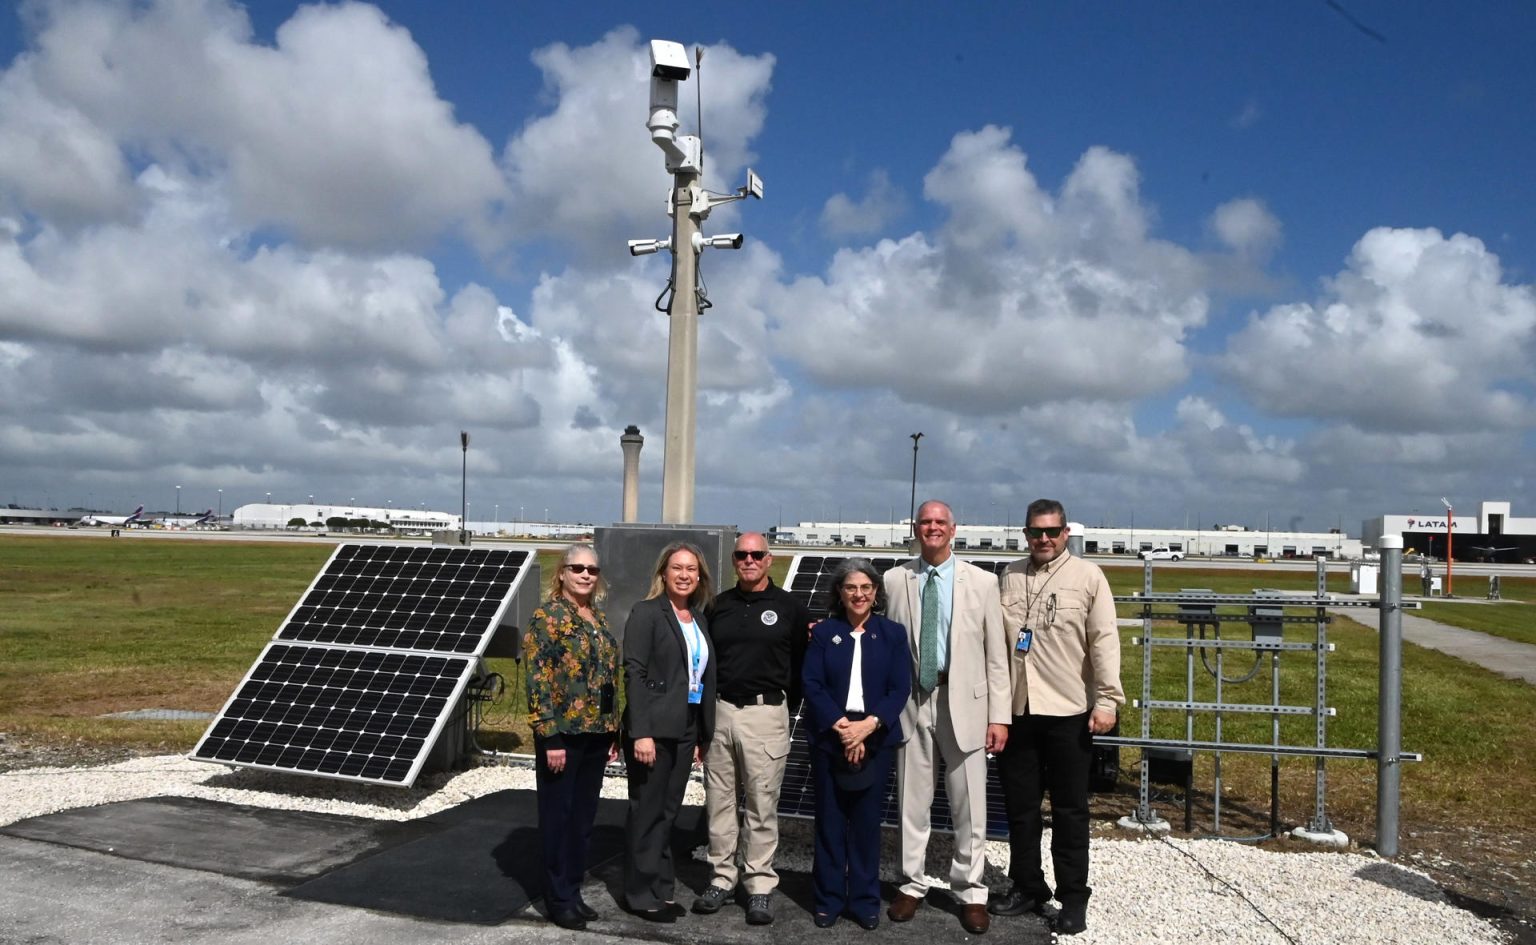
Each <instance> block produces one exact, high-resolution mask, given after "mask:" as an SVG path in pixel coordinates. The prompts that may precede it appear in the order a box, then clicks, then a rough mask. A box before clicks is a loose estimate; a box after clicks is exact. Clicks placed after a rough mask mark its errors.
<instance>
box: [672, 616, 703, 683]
mask: <svg viewBox="0 0 1536 945" xmlns="http://www.w3.org/2000/svg"><path fill="white" fill-rule="evenodd" d="M678 623H679V624H680V625H681V626H682V628H683V639H685V640H687V641H688V659H689V660H690V661H691V662H692V663H693V668H692V669H691V670H690V671H689V673H688V685H689V686H690V687H692V686H697V685H698V684H699V661H700V660H702V659H703V654H704V641H703V640H702V639H701V638H700V637H702V634H701V633H700V631H699V623H698V621H697V620H690V621H688V622H687V623H682V621H678ZM690 627H692V628H693V630H692V632H689V628H690ZM696 634H697V635H698V636H696Z"/></svg>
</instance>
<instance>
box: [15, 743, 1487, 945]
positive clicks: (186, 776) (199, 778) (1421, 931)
mask: <svg viewBox="0 0 1536 945" xmlns="http://www.w3.org/2000/svg"><path fill="white" fill-rule="evenodd" d="M509 788H510V789H516V790H531V789H532V788H533V772H532V771H531V770H530V769H529V768H528V767H527V766H526V764H524V763H519V762H517V761H515V760H514V761H512V762H510V763H508V764H499V765H485V766H481V767H476V768H472V769H470V770H468V771H463V772H459V773H456V774H452V775H448V774H436V775H427V776H423V777H422V778H421V779H420V780H418V782H417V786H416V787H415V788H413V789H409V790H401V789H398V788H384V787H375V786H371V785H362V784H356V783H353V782H347V781H331V780H326V779H320V778H301V777H291V776H283V775H276V774H269V773H266V772H261V771H256V770H252V769H235V770H230V769H225V768H222V767H219V766H216V765H209V764H204V763H200V762H192V761H188V760H187V759H186V758H184V757H182V756H180V755H166V756H160V757H152V758H138V759H134V760H132V761H124V762H120V763H118V764H113V765H106V766H103V767H98V768H29V769H23V770H20V771H13V772H10V773H8V774H3V775H0V825H5V824H9V823H12V822H15V821H17V820H22V819H24V818H28V817H37V816H40V815H43V814H49V813H53V812H55V811H60V810H66V809H69V808H75V807H89V806H93V805H98V804H109V803H112V802H114V801H124V800H131V799H134V798H142V797H155V796H167V795H169V796H182V797H201V798H207V799H209V800H217V801H226V802H229V803H233V804H246V805H250V806H255V807H276V808H287V809H292V810H307V811H316V812H321V813H330V814H345V815H350V816H357V817H372V818H377V819H382V820H410V819H414V818H417V817H424V816H427V815H429V814H433V813H436V812H438V811H441V810H444V809H446V808H449V807H452V806H454V805H456V804H459V803H462V802H463V801H466V800H468V799H471V798H475V797H479V796H482V795H485V794H490V793H493V792H495V791H501V790H505V789H509ZM603 794H604V796H605V797H623V796H624V794H625V785H624V782H623V780H622V779H619V778H610V779H609V780H608V782H607V783H606V784H605V785H604V788H603ZM687 803H689V804H702V803H703V788H702V786H701V785H700V784H698V783H697V782H696V781H695V782H694V783H692V784H690V785H689V794H688V798H687ZM1049 842H1050V840H1049V835H1047V837H1046V845H1047V849H1048V848H1049ZM948 847H949V838H948V837H947V836H942V835H940V836H936V837H935V842H934V843H933V846H932V849H931V850H930V866H929V871H930V873H934V874H939V875H942V873H943V872H944V870H945V866H944V864H945V862H946V860H945V858H946V856H947V850H948ZM809 849H810V824H809V823H808V822H806V821H799V820H791V821H787V822H786V823H785V825H784V827H783V841H782V844H781V847H780V851H779V858H778V865H779V866H780V867H781V868H783V869H786V870H794V871H809V869H810V852H809ZM894 850H895V842H894V836H893V835H892V834H891V832H889V831H887V835H886V849H885V854H884V858H883V862H884V863H885V864H886V870H885V874H886V876H885V878H886V879H893V878H894V877H893V876H892V874H891V865H892V864H893V863H894V862H895V852H894ZM695 855H696V856H700V857H701V856H702V851H697V852H696V854H695ZM987 855H988V865H987V880H988V882H989V883H990V884H991V885H993V886H994V887H995V888H1003V887H1006V886H1007V879H1006V872H1005V871H1006V868H1007V863H1008V847H1007V844H1005V843H996V842H994V843H990V844H988V849H987ZM1092 856H1093V860H1092V862H1093V885H1094V887H1095V889H1096V890H1097V891H1098V892H1097V893H1096V895H1095V897H1094V899H1093V900H1092V902H1091V903H1090V905H1089V911H1088V931H1087V932H1086V933H1085V934H1083V935H1081V936H1078V937H1076V938H1074V939H1072V940H1071V941H1073V942H1074V943H1081V945H1107V943H1133V942H1134V943H1138V945H1141V943H1163V942H1167V943H1175V942H1178V943H1183V942H1193V941H1200V942H1202V943H1245V945H1269V943H1274V945H1286V943H1288V942H1305V943H1309V945H1311V943H1340V945H1343V943H1350V945H1354V943H1360V942H1373V943H1402V945H1422V943H1428V942H1434V943H1437V945H1463V943H1464V945H1473V943H1488V945H1495V943H1503V942H1506V941H1507V939H1506V937H1504V936H1503V935H1501V934H1500V933H1499V932H1498V930H1497V929H1495V928H1494V927H1493V926H1492V925H1490V924H1489V923H1487V922H1485V921H1484V920H1482V919H1479V918H1478V917H1476V916H1474V915H1472V914H1471V913H1469V912H1466V911H1464V910H1461V909H1458V908H1456V907H1454V906H1452V905H1451V904H1450V903H1449V901H1448V900H1447V899H1446V897H1445V895H1444V893H1442V892H1441V891H1440V889H1439V887H1437V886H1436V885H1435V884H1434V882H1432V881H1431V880H1430V879H1429V878H1427V877H1426V876H1424V875H1423V874H1420V873H1417V872H1414V871H1413V870H1410V869H1406V868H1404V867H1402V866H1398V865H1396V864H1393V863H1389V862H1387V861H1384V860H1382V859H1380V858H1378V857H1375V856H1371V855H1364V854H1358V853H1334V852H1295V853H1288V852H1270V851H1266V850H1259V849H1255V848H1253V847H1248V846H1244V845H1242V844H1238V843H1232V842H1226V841H1215V840H1171V841H1170V840H1152V839H1112V838H1101V837H1095V838H1094V841H1093V854H1092ZM1049 859H1050V858H1049V856H1047V857H1046V861H1047V863H1049ZM1047 878H1048V879H1049V878H1050V877H1049V876H1048V877H1047ZM938 885H940V886H941V887H942V886H943V885H944V884H943V883H939V884H938ZM1008 921H1032V920H1031V919H1027V918H1026V919H1016V920H1008Z"/></svg>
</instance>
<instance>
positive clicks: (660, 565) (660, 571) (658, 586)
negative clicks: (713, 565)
mask: <svg viewBox="0 0 1536 945" xmlns="http://www.w3.org/2000/svg"><path fill="white" fill-rule="evenodd" d="M679 551H686V552H688V553H689V554H691V555H693V559H694V560H695V561H697V562H698V563H699V583H698V585H697V586H695V587H694V589H693V593H692V594H689V595H688V607H689V609H695V608H700V607H704V606H705V605H707V604H708V603H709V602H710V600H711V599H712V598H713V596H714V594H713V592H712V590H711V588H713V587H714V585H713V583H712V582H711V581H710V577H709V564H708V563H707V562H705V560H704V552H702V551H700V550H699V546H698V545H695V544H693V543H692V542H687V541H674V542H672V543H671V544H670V545H668V546H667V547H665V548H663V549H661V554H660V555H659V556H657V558H656V570H655V573H653V574H652V575H651V592H650V593H649V594H647V595H645V599H646V600H650V599H651V598H653V597H660V596H661V595H663V594H665V593H666V592H667V583H666V580H665V576H666V573H667V564H668V563H669V562H671V560H672V556H673V555H675V554H677V553H678V552H679Z"/></svg>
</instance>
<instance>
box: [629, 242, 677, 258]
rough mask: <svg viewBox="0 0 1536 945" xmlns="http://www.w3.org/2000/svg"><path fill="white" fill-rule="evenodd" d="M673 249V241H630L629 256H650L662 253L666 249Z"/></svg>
mask: <svg viewBox="0 0 1536 945" xmlns="http://www.w3.org/2000/svg"><path fill="white" fill-rule="evenodd" d="M671 248H672V240H671V239H664V240H630V241H629V254H630V255H631V256H649V255H651V254H652V253H659V252H661V251H662V250H664V249H671Z"/></svg>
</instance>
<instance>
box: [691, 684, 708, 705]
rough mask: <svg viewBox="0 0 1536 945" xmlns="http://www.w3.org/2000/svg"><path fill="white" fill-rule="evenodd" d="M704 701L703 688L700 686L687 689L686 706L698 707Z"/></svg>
mask: <svg viewBox="0 0 1536 945" xmlns="http://www.w3.org/2000/svg"><path fill="white" fill-rule="evenodd" d="M703 701H704V687H703V686H702V685H698V686H689V687H688V704H689V705H699V704H700V703H702V702H703Z"/></svg>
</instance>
